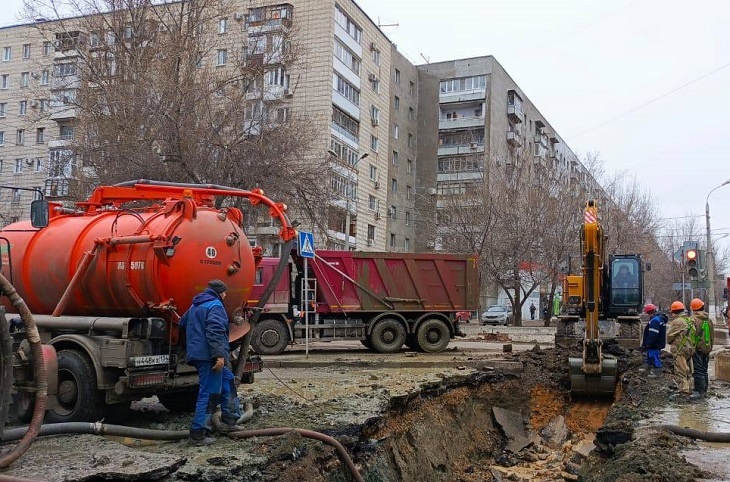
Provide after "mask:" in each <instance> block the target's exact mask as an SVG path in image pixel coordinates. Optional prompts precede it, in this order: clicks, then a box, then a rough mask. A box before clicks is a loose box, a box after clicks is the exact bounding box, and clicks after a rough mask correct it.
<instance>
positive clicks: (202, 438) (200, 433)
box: [188, 430, 215, 447]
mask: <svg viewBox="0 0 730 482" xmlns="http://www.w3.org/2000/svg"><path fill="white" fill-rule="evenodd" d="M213 442H215V438H214V437H213V436H212V435H210V434H209V433H208V431H207V430H191V431H190V438H189V439H188V445H194V446H196V447H202V446H204V445H210V444H212V443H213Z"/></svg>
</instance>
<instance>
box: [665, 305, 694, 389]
mask: <svg viewBox="0 0 730 482" xmlns="http://www.w3.org/2000/svg"><path fill="white" fill-rule="evenodd" d="M669 311H671V313H672V314H671V317H670V322H669V325H668V326H667V343H669V344H670V345H671V350H672V354H673V355H674V374H675V375H676V377H677V387H678V388H679V391H680V393H683V394H685V395H690V394H691V393H692V355H694V343H693V338H694V326H695V325H694V323H692V320H691V319H690V318H689V316H687V314H686V312H685V308H684V303H682V302H681V301H675V302H674V303H672V305H671V306H670V307H669Z"/></svg>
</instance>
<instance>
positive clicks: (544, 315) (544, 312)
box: [542, 304, 550, 321]
mask: <svg viewBox="0 0 730 482" xmlns="http://www.w3.org/2000/svg"><path fill="white" fill-rule="evenodd" d="M542 319H543V320H545V321H549V320H550V316H549V315H548V307H547V304H546V305H545V306H543V307H542Z"/></svg>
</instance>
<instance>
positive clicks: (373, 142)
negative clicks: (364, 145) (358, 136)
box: [370, 134, 378, 152]
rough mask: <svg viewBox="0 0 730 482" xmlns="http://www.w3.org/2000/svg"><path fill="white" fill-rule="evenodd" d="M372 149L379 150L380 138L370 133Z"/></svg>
mask: <svg viewBox="0 0 730 482" xmlns="http://www.w3.org/2000/svg"><path fill="white" fill-rule="evenodd" d="M370 149H372V150H373V151H375V152H378V138H377V137H376V136H374V135H372V134H370Z"/></svg>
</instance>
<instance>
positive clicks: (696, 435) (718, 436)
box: [661, 425, 730, 443]
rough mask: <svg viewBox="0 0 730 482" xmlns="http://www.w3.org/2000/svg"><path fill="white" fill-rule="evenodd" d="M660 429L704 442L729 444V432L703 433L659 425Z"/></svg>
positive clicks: (691, 429) (690, 429)
mask: <svg viewBox="0 0 730 482" xmlns="http://www.w3.org/2000/svg"><path fill="white" fill-rule="evenodd" d="M661 428H663V429H665V430H669V431H670V432H672V433H673V434H675V435H681V436H682V437H689V438H693V439H698V440H704V441H705V442H725V443H727V442H730V432H703V431H701V430H695V429H693V428H686V427H680V426H678V425H661Z"/></svg>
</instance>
